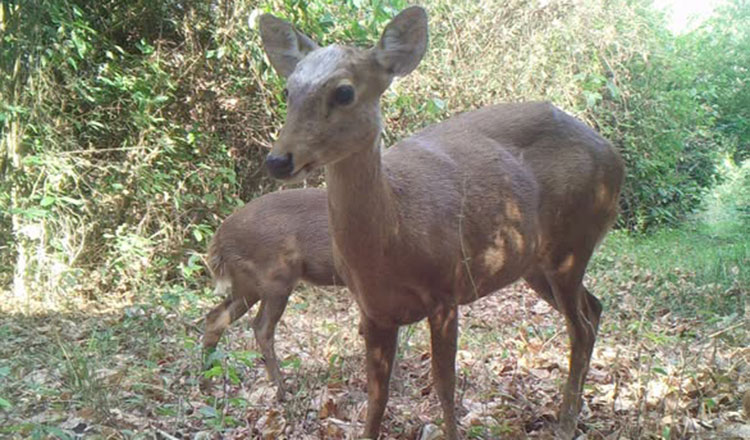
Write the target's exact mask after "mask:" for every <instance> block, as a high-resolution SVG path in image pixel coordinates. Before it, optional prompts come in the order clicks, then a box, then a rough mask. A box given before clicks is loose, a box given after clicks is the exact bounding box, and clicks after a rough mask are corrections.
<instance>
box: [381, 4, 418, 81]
mask: <svg viewBox="0 0 750 440" xmlns="http://www.w3.org/2000/svg"><path fill="white" fill-rule="evenodd" d="M425 50H427V12H425V10H424V9H422V8H421V7H419V6H412V7H410V8H406V9H404V10H403V11H401V12H400V13H399V14H398V15H397V16H395V17H393V20H391V22H390V23H388V26H386V27H385V30H384V31H383V36H382V37H380V41H379V42H378V45H377V46H376V47H375V49H374V53H375V59H376V60H377V62H378V64H380V65H381V66H382V67H383V68H384V69H385V70H386V71H388V73H390V74H392V75H395V76H404V75H407V74H408V73H410V72H411V71H412V70H414V69H415V68H416V67H417V65H418V64H419V62H420V61H421V60H422V56H424V53H425Z"/></svg>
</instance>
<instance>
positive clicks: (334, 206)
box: [326, 138, 398, 261]
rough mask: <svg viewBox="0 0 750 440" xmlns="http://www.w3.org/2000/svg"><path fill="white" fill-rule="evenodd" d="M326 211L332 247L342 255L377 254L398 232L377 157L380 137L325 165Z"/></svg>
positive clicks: (380, 164) (381, 165)
mask: <svg viewBox="0 0 750 440" xmlns="http://www.w3.org/2000/svg"><path fill="white" fill-rule="evenodd" d="M326 182H327V185H328V188H327V189H328V214H329V218H330V220H329V221H330V224H331V232H332V235H333V239H334V241H335V243H336V247H337V248H338V249H339V251H340V252H342V253H343V256H344V257H345V258H346V259H351V258H357V255H363V258H366V259H370V261H372V259H373V258H377V256H378V255H382V254H383V251H384V248H385V246H386V245H387V244H388V243H393V242H394V240H393V239H394V238H395V236H396V235H397V233H398V215H397V211H396V206H395V203H394V198H393V192H392V190H391V185H390V184H389V181H388V178H387V176H386V175H385V173H384V170H383V164H382V161H381V152H380V139H379V138H378V139H377V140H376V141H375V142H374V143H373V145H372V148H369V149H367V150H366V151H361V152H357V153H354V154H352V155H350V156H348V157H346V158H345V159H342V160H340V161H338V162H335V163H333V164H331V165H328V166H326Z"/></svg>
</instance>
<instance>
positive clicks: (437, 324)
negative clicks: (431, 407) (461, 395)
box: [429, 306, 458, 440]
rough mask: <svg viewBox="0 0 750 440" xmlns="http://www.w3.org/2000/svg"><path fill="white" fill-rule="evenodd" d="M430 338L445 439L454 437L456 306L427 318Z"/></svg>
mask: <svg viewBox="0 0 750 440" xmlns="http://www.w3.org/2000/svg"><path fill="white" fill-rule="evenodd" d="M429 321H430V335H431V339H432V376H433V380H434V381H435V390H436V391H437V395H438V398H439V399H440V406H442V407H443V419H444V420H445V438H446V439H447V440H456V439H457V438H458V429H457V427H456V404H455V401H454V395H455V388H456V345H457V338H458V307H457V306H453V307H445V308H441V309H440V310H438V312H437V313H435V314H433V315H431V316H430V317H429Z"/></svg>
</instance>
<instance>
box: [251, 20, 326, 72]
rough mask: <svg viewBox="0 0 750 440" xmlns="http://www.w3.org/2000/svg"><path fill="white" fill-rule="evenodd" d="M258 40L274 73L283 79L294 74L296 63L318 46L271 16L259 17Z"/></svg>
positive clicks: (284, 22) (289, 25)
mask: <svg viewBox="0 0 750 440" xmlns="http://www.w3.org/2000/svg"><path fill="white" fill-rule="evenodd" d="M259 21H260V39H261V41H263V49H264V50H265V51H266V54H267V55H268V59H269V60H271V65H272V66H273V68H274V69H276V72H277V73H278V74H279V75H281V76H283V77H284V78H287V77H289V75H291V74H292V72H294V68H295V67H296V66H297V63H298V62H299V61H300V60H301V59H302V58H304V57H305V55H307V54H308V53H310V52H312V51H314V50H315V49H317V48H318V45H317V44H315V42H314V41H313V40H311V39H309V38H308V37H307V36H306V35H304V34H302V33H301V32H298V31H297V30H296V29H294V28H293V27H292V25H291V24H289V23H287V22H286V21H284V20H282V19H280V18H276V17H274V16H273V15H271V14H263V15H261V16H260V20H259Z"/></svg>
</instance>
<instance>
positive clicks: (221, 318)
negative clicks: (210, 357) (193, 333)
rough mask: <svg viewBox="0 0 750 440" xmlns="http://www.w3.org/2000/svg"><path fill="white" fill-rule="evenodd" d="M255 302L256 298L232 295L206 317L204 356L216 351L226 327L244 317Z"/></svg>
mask: <svg viewBox="0 0 750 440" xmlns="http://www.w3.org/2000/svg"><path fill="white" fill-rule="evenodd" d="M256 301H258V298H257V297H250V298H248V297H247V296H237V295H234V293H233V294H232V295H230V296H229V297H227V298H226V299H225V300H224V301H222V302H221V304H219V305H218V306H216V307H214V308H213V309H212V310H211V311H210V312H209V313H208V315H206V331H205V333H204V334H203V350H204V352H205V353H206V354H211V353H212V352H213V351H214V350H216V345H217V344H218V343H219V340H220V339H221V336H222V335H223V334H224V331H226V329H227V327H229V325H230V324H231V323H233V322H234V321H236V320H237V319H239V318H240V317H241V316H242V315H244V314H245V313H246V312H247V311H248V309H250V307H252V306H253V304H255V302H256Z"/></svg>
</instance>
